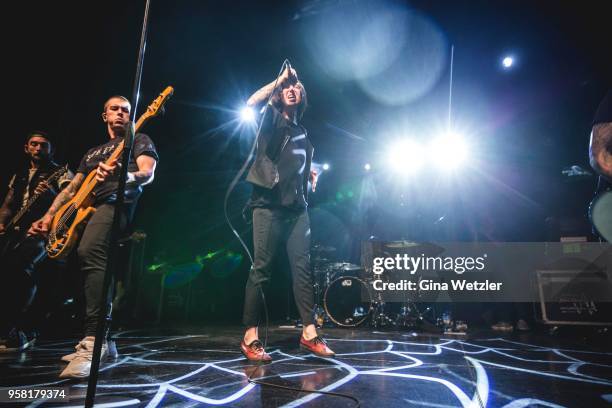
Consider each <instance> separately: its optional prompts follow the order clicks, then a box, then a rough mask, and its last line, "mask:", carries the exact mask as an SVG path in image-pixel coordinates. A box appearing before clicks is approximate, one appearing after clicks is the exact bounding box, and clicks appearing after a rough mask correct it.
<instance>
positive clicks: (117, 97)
mask: <svg viewBox="0 0 612 408" xmlns="http://www.w3.org/2000/svg"><path fill="white" fill-rule="evenodd" d="M111 99H123V100H124V101H126V102H127V103H129V104H130V108H131V107H132V102H130V100H129V99H128V98H126V97H125V96H123V95H113V96H111V97H110V98H108V99H107V100H106V102H104V109H103V110H102V112H106V108H107V107H108V102H109V101H110V100H111Z"/></svg>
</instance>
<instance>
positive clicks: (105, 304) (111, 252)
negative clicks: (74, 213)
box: [85, 0, 151, 408]
mask: <svg viewBox="0 0 612 408" xmlns="http://www.w3.org/2000/svg"><path fill="white" fill-rule="evenodd" d="M150 3H151V0H146V5H145V12H144V19H143V23H142V32H141V36H140V49H139V50H138V61H137V63H136V76H135V78H134V86H133V93H132V102H133V106H134V109H133V111H132V118H131V121H130V123H129V124H128V128H127V131H126V135H125V137H124V146H123V154H122V158H121V166H120V167H119V182H118V186H117V192H116V196H117V200H116V202H115V212H114V215H113V224H112V227H111V234H110V241H109V246H108V258H107V263H106V272H105V274H104V283H103V285H102V297H101V301H100V318H99V319H98V325H97V327H96V341H95V343H94V350H93V356H92V359H91V369H90V375H89V380H88V383H87V395H86V397H85V407H87V408H91V407H93V405H94V401H95V398H96V388H97V385H98V376H99V372H100V355H101V353H102V344H103V342H104V340H105V337H106V329H107V325H108V323H109V322H110V316H108V314H109V301H108V299H109V289H110V284H111V280H112V277H113V276H114V271H115V269H116V267H117V264H118V251H117V247H118V245H117V241H118V240H119V234H120V230H121V219H122V218H123V214H124V202H125V182H126V179H127V172H128V165H129V162H130V157H131V155H132V147H133V144H134V123H135V121H136V109H137V107H138V98H139V96H140V83H141V79H142V66H143V62H144V53H145V48H146V42H147V25H148V20H149V5H150ZM127 221H129V220H127Z"/></svg>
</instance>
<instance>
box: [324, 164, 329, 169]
mask: <svg viewBox="0 0 612 408" xmlns="http://www.w3.org/2000/svg"><path fill="white" fill-rule="evenodd" d="M323 170H326V171H327V170H329V163H323Z"/></svg>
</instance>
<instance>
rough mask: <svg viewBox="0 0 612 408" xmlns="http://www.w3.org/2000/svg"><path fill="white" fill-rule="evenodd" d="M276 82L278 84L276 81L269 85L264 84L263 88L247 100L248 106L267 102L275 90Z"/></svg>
mask: <svg viewBox="0 0 612 408" xmlns="http://www.w3.org/2000/svg"><path fill="white" fill-rule="evenodd" d="M274 84H277V82H276V81H272V82H270V83H269V84H268V85H264V86H263V87H262V88H260V89H259V90H257V91H256V92H255V93H254V94H253V95H251V97H250V98H249V99H248V100H247V106H251V107H252V106H257V105H259V104H261V103H263V102H265V101H266V100H267V99H268V98H269V97H270V94H271V93H272V92H273V91H274Z"/></svg>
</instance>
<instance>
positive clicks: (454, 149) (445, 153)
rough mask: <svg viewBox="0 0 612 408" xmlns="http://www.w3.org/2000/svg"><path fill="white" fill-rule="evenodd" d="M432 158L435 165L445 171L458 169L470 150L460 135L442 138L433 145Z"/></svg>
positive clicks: (435, 140)
mask: <svg viewBox="0 0 612 408" xmlns="http://www.w3.org/2000/svg"><path fill="white" fill-rule="evenodd" d="M430 149H431V151H430V156H431V160H432V162H433V163H434V164H436V165H437V166H438V167H439V168H441V169H443V170H454V169H456V168H458V167H459V166H460V165H461V164H462V163H463V162H464V161H465V160H466V159H467V156H468V148H467V145H466V143H465V141H464V140H463V138H462V137H461V136H460V135H457V134H453V133H450V134H447V135H444V136H440V137H438V138H437V139H434V141H433V142H432V144H431V147H430Z"/></svg>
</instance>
